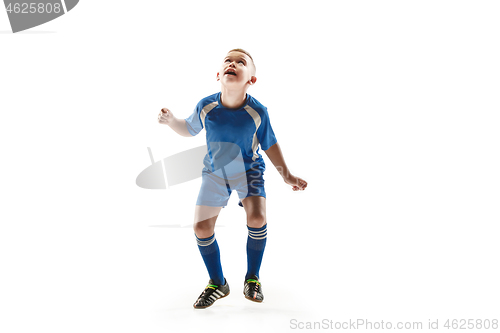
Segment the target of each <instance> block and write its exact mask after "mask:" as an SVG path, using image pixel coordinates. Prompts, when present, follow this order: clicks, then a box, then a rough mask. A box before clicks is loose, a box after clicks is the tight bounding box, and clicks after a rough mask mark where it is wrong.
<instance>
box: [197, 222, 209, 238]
mask: <svg viewBox="0 0 500 333" xmlns="http://www.w3.org/2000/svg"><path fill="white" fill-rule="evenodd" d="M193 230H194V233H195V234H196V236H197V237H198V238H208V237H210V236H212V235H213V234H214V227H213V226H212V224H211V223H209V222H208V221H201V222H196V223H195V224H194V225H193Z"/></svg>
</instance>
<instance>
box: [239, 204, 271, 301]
mask: <svg viewBox="0 0 500 333" xmlns="http://www.w3.org/2000/svg"><path fill="white" fill-rule="evenodd" d="M241 202H242V204H243V207H244V208H245V211H246V213H247V227H248V238H247V263H248V269H247V274H246V276H245V284H244V288H243V294H244V295H245V298H247V299H249V300H251V301H254V302H262V301H263V300H264V295H263V294H262V286H261V284H260V282H259V270H260V264H261V262H262V256H263V255H264V248H265V247H266V240H267V221H266V198H265V197H262V196H249V197H246V198H245V199H243V200H242V201H241Z"/></svg>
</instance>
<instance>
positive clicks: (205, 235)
mask: <svg viewBox="0 0 500 333" xmlns="http://www.w3.org/2000/svg"><path fill="white" fill-rule="evenodd" d="M221 208H222V207H210V206H199V205H197V206H196V209H195V220H194V225H193V229H194V233H195V236H196V243H197V244H198V248H199V250H200V253H201V256H202V258H203V261H204V262H205V266H206V267H207V270H208V274H209V275H210V279H212V280H213V283H214V284H216V285H223V284H224V275H223V273H222V266H221V262H220V251H219V246H218V244H217V240H216V239H215V234H214V228H215V222H216V221H217V216H218V214H219V212H220V210H221Z"/></svg>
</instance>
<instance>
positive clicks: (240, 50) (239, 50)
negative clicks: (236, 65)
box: [228, 49, 257, 75]
mask: <svg viewBox="0 0 500 333" xmlns="http://www.w3.org/2000/svg"><path fill="white" fill-rule="evenodd" d="M229 52H241V53H243V54H246V55H247V56H248V57H249V58H250V60H252V66H253V75H255V72H256V71H257V68H256V67H255V62H254V61H253V58H252V56H251V55H250V53H248V52H247V51H245V50H243V49H232V50H229ZM229 52H228V53H229Z"/></svg>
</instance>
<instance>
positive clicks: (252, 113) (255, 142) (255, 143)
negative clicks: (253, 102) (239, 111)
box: [244, 105, 262, 161]
mask: <svg viewBox="0 0 500 333" xmlns="http://www.w3.org/2000/svg"><path fill="white" fill-rule="evenodd" d="M244 109H245V110H246V112H248V114H249V115H250V116H251V117H252V118H253V121H254V122H255V133H254V135H253V140H252V152H253V157H252V161H255V160H256V159H257V158H258V157H259V156H258V155H257V148H258V147H259V139H257V130H258V129H259V126H260V123H261V122H262V121H261V119H260V115H259V114H258V113H257V111H255V110H254V109H253V108H252V107H250V106H248V105H247V106H245V107H244Z"/></svg>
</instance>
